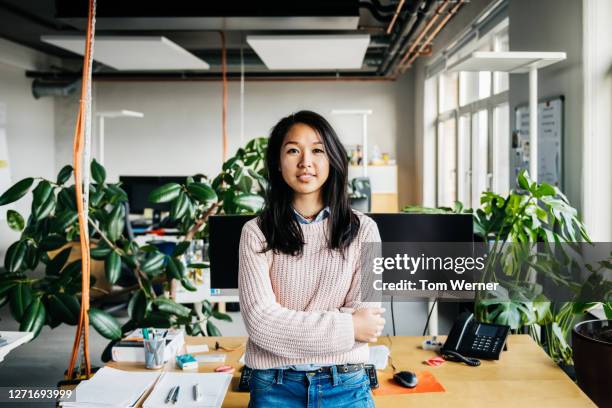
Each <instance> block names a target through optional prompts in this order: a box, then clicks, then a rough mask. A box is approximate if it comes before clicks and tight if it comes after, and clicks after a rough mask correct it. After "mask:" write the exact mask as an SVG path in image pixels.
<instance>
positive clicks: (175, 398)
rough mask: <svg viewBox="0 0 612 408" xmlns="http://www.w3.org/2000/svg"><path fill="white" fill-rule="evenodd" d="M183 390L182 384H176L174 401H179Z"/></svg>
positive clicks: (174, 402)
mask: <svg viewBox="0 0 612 408" xmlns="http://www.w3.org/2000/svg"><path fill="white" fill-rule="evenodd" d="M180 391H181V386H180V385H177V386H176V391H174V397H172V403H173V404H176V401H178V398H179V392H180Z"/></svg>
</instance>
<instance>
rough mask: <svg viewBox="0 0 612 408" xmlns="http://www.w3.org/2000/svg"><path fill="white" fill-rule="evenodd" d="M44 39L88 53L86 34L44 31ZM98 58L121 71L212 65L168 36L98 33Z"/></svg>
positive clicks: (79, 52) (59, 45)
mask: <svg viewBox="0 0 612 408" xmlns="http://www.w3.org/2000/svg"><path fill="white" fill-rule="evenodd" d="M40 39H41V41H44V42H46V43H49V44H53V45H55V46H57V47H60V48H63V49H65V50H68V51H72V52H74V53H76V54H80V55H83V54H84V53H85V38H84V37H82V36H56V35H43V36H41V37H40ZM94 60H96V61H98V62H101V63H103V64H104V65H108V66H109V67H112V68H115V69H118V70H120V71H165V70H181V69H196V70H204V69H209V68H210V66H209V65H208V64H207V63H206V62H204V61H202V60H201V59H199V58H198V57H196V56H195V55H193V54H191V53H190V52H189V51H187V50H186V49H184V48H182V47H181V46H179V45H178V44H176V43H174V42H172V41H170V40H169V39H167V38H166V37H161V36H155V37H117V36H112V37H111V36H97V37H96V38H95V42H94Z"/></svg>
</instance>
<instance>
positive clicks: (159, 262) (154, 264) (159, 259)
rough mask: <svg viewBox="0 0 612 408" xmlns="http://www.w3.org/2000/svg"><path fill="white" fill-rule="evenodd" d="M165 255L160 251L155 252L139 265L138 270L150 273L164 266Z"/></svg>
mask: <svg viewBox="0 0 612 408" xmlns="http://www.w3.org/2000/svg"><path fill="white" fill-rule="evenodd" d="M164 260H165V256H164V254H162V253H160V252H156V253H155V254H153V255H152V256H150V257H149V258H147V260H146V261H144V262H143V263H142V264H141V265H140V270H142V271H143V272H144V273H152V272H155V271H157V270H159V269H161V268H162V267H163V266H164Z"/></svg>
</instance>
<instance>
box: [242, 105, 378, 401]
mask: <svg viewBox="0 0 612 408" xmlns="http://www.w3.org/2000/svg"><path fill="white" fill-rule="evenodd" d="M266 166H267V170H268V175H269V186H268V191H267V200H266V206H265V208H264V210H263V211H262V213H261V215H260V216H259V217H258V218H256V219H253V220H251V221H249V222H247V223H246V224H245V226H244V228H243V229H242V235H241V238H240V262H239V264H240V267H239V289H240V304H241V307H240V309H241V311H242V315H243V318H244V322H245V325H246V328H247V331H248V334H249V341H248V343H247V351H246V365H247V366H249V367H251V368H253V369H254V371H253V375H252V377H251V381H250V384H251V400H250V406H251V407H271V406H286V407H315V406H316V407H318V406H330V407H331V406H333V407H339V406H351V407H355V408H357V407H372V406H374V404H373V402H372V397H371V394H370V388H369V380H368V376H367V375H366V373H365V371H364V369H363V363H366V362H367V360H368V344H367V343H368V342H374V341H376V338H377V336H379V335H380V333H381V332H382V329H383V326H384V323H385V320H384V319H383V318H382V317H381V314H382V313H383V312H384V309H381V308H380V303H377V302H376V303H365V302H362V301H361V296H360V294H361V287H360V286H361V285H360V268H359V265H360V255H362V252H363V251H364V250H365V249H364V248H363V246H364V243H367V242H380V235H379V233H378V229H377V227H376V223H375V222H374V221H373V220H372V219H371V218H369V217H367V216H365V215H363V214H361V213H357V212H355V211H353V210H351V208H350V201H349V197H348V193H347V173H348V160H347V154H346V151H345V150H344V148H343V146H342V144H341V143H340V140H339V139H338V136H337V135H336V133H335V132H334V130H333V129H332V127H331V126H330V124H329V123H328V122H327V121H326V120H325V119H324V118H323V117H321V116H320V115H318V114H316V113H314V112H309V111H301V112H297V113H295V114H293V115H291V116H288V117H286V118H284V119H282V120H281V121H280V122H279V123H278V124H277V125H276V126H275V127H274V128H273V129H272V133H271V135H270V139H269V142H268V153H267V157H266Z"/></svg>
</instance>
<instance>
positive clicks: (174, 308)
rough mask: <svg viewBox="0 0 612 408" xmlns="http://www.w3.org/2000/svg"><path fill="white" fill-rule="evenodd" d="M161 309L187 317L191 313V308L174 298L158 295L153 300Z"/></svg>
mask: <svg viewBox="0 0 612 408" xmlns="http://www.w3.org/2000/svg"><path fill="white" fill-rule="evenodd" d="M153 304H155V305H156V306H157V308H158V309H159V310H161V311H162V312H166V313H171V314H173V315H177V316H182V317H187V316H189V314H190V313H191V309H189V308H188V307H185V306H183V305H181V304H179V303H176V302H175V301H174V300H171V299H167V298H162V297H158V298H156V299H155V300H154V301H153Z"/></svg>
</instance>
